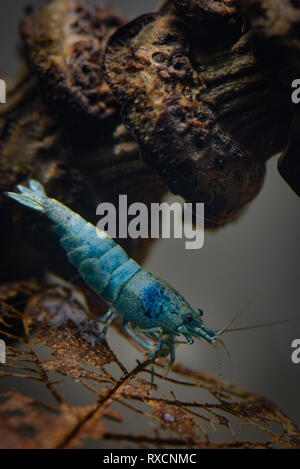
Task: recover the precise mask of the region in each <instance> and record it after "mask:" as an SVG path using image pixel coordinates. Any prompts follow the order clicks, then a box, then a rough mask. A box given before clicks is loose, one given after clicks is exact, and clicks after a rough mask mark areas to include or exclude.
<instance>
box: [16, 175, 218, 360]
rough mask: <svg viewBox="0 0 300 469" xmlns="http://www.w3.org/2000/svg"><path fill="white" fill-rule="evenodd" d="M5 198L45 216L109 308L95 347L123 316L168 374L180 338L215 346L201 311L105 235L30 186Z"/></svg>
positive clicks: (40, 189) (38, 186) (33, 183)
mask: <svg viewBox="0 0 300 469" xmlns="http://www.w3.org/2000/svg"><path fill="white" fill-rule="evenodd" d="M18 189H19V191H20V193H14V192H9V193H7V195H8V196H9V197H11V198H13V199H15V200H17V201H18V202H20V203H21V204H23V205H26V206H28V207H30V208H32V209H34V210H38V211H40V212H42V213H44V214H45V215H46V216H47V217H48V218H49V219H50V220H51V221H52V222H53V223H54V225H55V226H54V228H55V231H56V232H57V234H58V236H59V238H60V244H61V245H62V246H63V248H64V249H65V251H66V253H67V257H68V259H69V261H70V262H71V263H72V264H73V265H74V266H75V267H76V268H77V269H78V272H79V273H80V275H81V277H82V278H83V279H84V281H85V282H86V283H87V285H88V286H89V287H90V288H91V289H93V290H94V291H95V292H96V293H97V294H99V295H101V296H102V298H103V299H104V300H106V301H107V302H108V303H109V304H110V308H109V310H108V312H107V313H106V314H105V315H104V316H103V317H101V318H99V319H96V320H95V321H101V322H104V323H105V326H104V328H103V330H102V332H101V333H99V334H100V335H99V337H98V338H97V341H96V343H100V342H101V340H103V339H104V337H105V335H106V332H107V329H108V326H109V325H110V324H111V322H112V321H113V320H114V319H115V318H116V317H117V316H118V315H121V316H123V319H124V325H125V329H126V331H127V333H128V334H129V335H130V336H131V337H132V338H134V339H135V340H136V341H137V342H138V343H139V344H141V345H142V346H143V347H145V348H146V349H147V350H149V352H150V354H151V358H152V361H153V362H154V360H155V358H156V357H159V356H167V355H170V363H169V367H168V369H170V368H171V366H172V364H173V363H174V360H175V344H176V343H177V342H179V341H180V336H183V337H184V340H185V341H186V342H187V343H189V344H191V343H193V339H194V338H197V339H203V340H205V341H207V342H209V343H215V341H216V339H217V336H218V335H219V334H220V332H221V331H219V332H214V331H212V330H211V329H209V328H208V327H206V326H205V324H204V322H203V319H202V317H201V316H202V311H201V310H196V309H194V308H193V307H192V306H191V305H190V304H189V303H188V302H187V301H186V300H185V298H183V296H182V295H181V294H180V293H179V292H178V291H177V290H175V289H174V288H172V287H171V286H170V285H169V284H168V283H167V282H166V281H164V280H162V279H160V278H159V277H157V276H155V275H154V274H152V273H150V272H146V271H145V270H144V269H143V268H142V267H141V266H140V265H139V264H138V263H137V262H135V261H134V260H133V259H130V258H129V256H128V255H127V253H126V252H125V251H124V249H122V248H121V246H119V245H118V244H117V243H116V242H115V241H114V239H113V238H111V237H110V236H109V235H108V234H107V233H105V232H104V231H101V230H100V229H99V228H97V227H96V226H94V225H92V224H91V223H88V222H87V221H86V220H84V219H83V218H82V217H80V216H79V215H78V214H76V213H74V212H73V211H72V210H70V209H69V208H68V207H66V206H65V205H63V204H62V203H60V202H58V201H57V200H55V199H51V198H49V197H47V195H46V193H45V190H44V187H43V186H42V185H41V184H40V183H39V182H37V181H34V180H31V181H30V182H29V188H26V187H24V186H18Z"/></svg>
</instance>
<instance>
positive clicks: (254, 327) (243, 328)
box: [222, 316, 300, 334]
mask: <svg viewBox="0 0 300 469" xmlns="http://www.w3.org/2000/svg"><path fill="white" fill-rule="evenodd" d="M299 319H300V317H299V316H297V317H294V318H289V319H282V320H280V321H272V322H266V323H263V324H256V325H255V326H245V327H239V328H237V329H236V328H234V329H225V330H223V332H222V334H223V333H224V332H238V331H248V330H251V329H261V328H263V327H269V326H277V325H279V324H286V323H289V322H293V321H299Z"/></svg>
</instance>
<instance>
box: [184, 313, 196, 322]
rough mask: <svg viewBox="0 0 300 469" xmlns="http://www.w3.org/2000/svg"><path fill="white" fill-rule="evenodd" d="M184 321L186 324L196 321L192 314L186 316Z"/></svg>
mask: <svg viewBox="0 0 300 469" xmlns="http://www.w3.org/2000/svg"><path fill="white" fill-rule="evenodd" d="M184 319H185V322H187V323H191V322H192V321H193V320H194V316H193V315H192V314H191V313H189V314H186V315H185V318H184Z"/></svg>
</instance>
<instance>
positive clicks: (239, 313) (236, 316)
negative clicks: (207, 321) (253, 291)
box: [216, 300, 252, 336]
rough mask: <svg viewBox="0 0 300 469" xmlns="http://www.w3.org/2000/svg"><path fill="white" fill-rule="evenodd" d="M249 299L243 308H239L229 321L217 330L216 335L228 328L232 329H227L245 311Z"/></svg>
mask: <svg viewBox="0 0 300 469" xmlns="http://www.w3.org/2000/svg"><path fill="white" fill-rule="evenodd" d="M251 301H252V300H250V301H248V302H247V303H246V304H245V306H244V307H243V309H241V310H240V311H239V312H238V313H237V314H236V315H235V316H234V317H233V318H232V319H230V321H229V322H228V323H227V324H226V325H225V327H223V328H222V329H220V330H219V331H217V333H216V335H217V336H220V335H222V334H224V332H226V331H228V330H232V329H229V327H230V326H231V325H232V324H233V323H234V322H235V321H236V320H237V319H238V318H239V317H240V316H241V315H242V314H243V313H244V312H245V310H246V309H247V308H248V306H249V304H250V303H251Z"/></svg>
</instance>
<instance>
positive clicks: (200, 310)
mask: <svg viewBox="0 0 300 469" xmlns="http://www.w3.org/2000/svg"><path fill="white" fill-rule="evenodd" d="M198 311H199V314H200V316H203V314H204V313H203V309H200V308H198Z"/></svg>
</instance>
